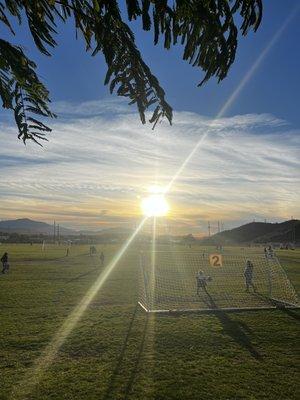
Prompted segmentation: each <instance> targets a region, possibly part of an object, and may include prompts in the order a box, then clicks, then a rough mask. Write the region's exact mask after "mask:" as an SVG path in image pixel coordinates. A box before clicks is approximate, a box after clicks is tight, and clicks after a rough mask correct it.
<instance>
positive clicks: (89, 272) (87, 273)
mask: <svg viewBox="0 0 300 400" xmlns="http://www.w3.org/2000/svg"><path fill="white" fill-rule="evenodd" d="M96 270H99V268H98V267H96V268H93V269H91V270H90V271H87V272H84V273H83V274H80V275H77V276H74V278H71V279H69V280H68V281H66V282H65V283H71V282H74V281H77V280H78V279H80V278H83V277H85V276H88V275H90V274H91V273H92V272H95V271H96Z"/></svg>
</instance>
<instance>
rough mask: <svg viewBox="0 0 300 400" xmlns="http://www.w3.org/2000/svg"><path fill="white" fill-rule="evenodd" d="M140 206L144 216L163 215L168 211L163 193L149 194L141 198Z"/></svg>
mask: <svg viewBox="0 0 300 400" xmlns="http://www.w3.org/2000/svg"><path fill="white" fill-rule="evenodd" d="M141 208H142V211H143V214H144V215H145V216H146V217H163V216H165V215H167V213H168V211H169V205H168V203H167V201H166V199H165V197H164V195H162V194H159V193H153V194H150V195H149V196H148V197H146V198H145V199H143V200H142V203H141Z"/></svg>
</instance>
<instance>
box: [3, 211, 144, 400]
mask: <svg viewBox="0 0 300 400" xmlns="http://www.w3.org/2000/svg"><path fill="white" fill-rule="evenodd" d="M146 220H147V217H145V218H144V219H143V220H142V221H141V223H140V224H139V226H138V227H137V228H136V230H135V231H134V232H133V234H132V235H131V236H130V237H129V238H128V240H127V241H126V243H125V244H124V246H123V247H122V248H121V249H120V251H119V252H118V253H117V254H116V255H115V256H114V258H113V259H112V261H111V262H110V263H109V264H108V265H107V267H106V268H105V269H104V270H103V271H102V273H101V274H100V275H99V277H98V279H96V281H95V282H94V283H93V285H92V286H91V287H90V289H89V290H88V291H87V293H86V294H85V296H84V297H83V298H82V299H81V301H80V302H79V304H78V305H77V306H76V307H75V308H74V310H73V311H72V312H71V314H70V315H69V316H68V317H67V318H66V320H65V321H64V323H63V325H62V326H61V328H60V329H59V330H58V331H57V333H56V334H55V335H54V337H53V339H52V340H51V342H50V343H49V344H48V346H47V347H46V348H45V350H44V351H43V353H42V355H41V356H40V357H39V358H38V359H37V360H36V362H35V364H34V366H33V367H32V368H31V369H30V370H29V371H28V373H27V374H25V378H24V379H23V380H22V381H21V382H20V383H19V384H18V385H17V386H15V387H14V389H13V392H12V396H11V398H12V399H14V400H19V399H24V398H27V396H28V395H29V394H30V393H31V392H32V390H33V389H34V387H35V386H36V385H37V384H38V383H39V381H40V379H41V378H42V376H43V374H44V372H45V370H46V369H47V368H48V367H49V366H50V365H51V364H52V362H53V360H54V358H55V356H56V354H57V352H58V351H59V349H60V348H61V346H62V345H63V344H64V342H65V340H66V339H67V337H68V336H69V335H70V333H71V332H72V331H73V329H74V328H75V326H76V325H77V323H78V322H79V320H80V319H81V317H82V315H83V313H84V312H85V310H86V309H87V307H88V306H89V304H90V303H91V301H92V300H93V299H94V297H95V296H96V294H97V293H98V292H99V290H100V289H101V287H102V286H103V284H104V283H105V281H106V280H107V278H108V276H109V275H110V273H111V272H112V270H113V269H114V268H115V266H116V265H117V263H118V262H119V261H120V259H121V257H122V256H123V254H124V253H125V252H126V250H127V249H128V247H129V246H130V244H131V243H132V242H133V240H134V238H135V237H136V235H137V234H138V233H139V231H140V230H141V228H142V227H143V225H144V223H145V222H146Z"/></svg>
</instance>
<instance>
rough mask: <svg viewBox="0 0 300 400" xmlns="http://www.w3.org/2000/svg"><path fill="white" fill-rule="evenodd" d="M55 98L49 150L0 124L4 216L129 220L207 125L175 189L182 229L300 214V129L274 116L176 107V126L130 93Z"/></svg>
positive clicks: (95, 222) (0, 212)
mask: <svg viewBox="0 0 300 400" xmlns="http://www.w3.org/2000/svg"><path fill="white" fill-rule="evenodd" d="M55 106H56V108H57V110H59V113H60V114H61V115H62V117H61V118H60V119H58V120H57V121H56V122H55V123H54V124H53V125H52V126H53V128H54V129H53V133H52V134H51V136H50V138H49V139H50V141H49V143H46V144H45V147H44V148H42V149H41V148H39V147H37V146H35V145H32V144H28V145H27V146H26V147H24V146H23V145H22V144H21V143H20V142H18V141H17V140H16V132H15V127H14V126H12V125H9V124H3V125H1V133H0V141H1V147H0V171H1V172H0V217H1V218H14V217H21V216H25V215H26V216H32V217H35V218H39V219H42V220H45V221H50V220H52V219H53V218H58V219H59V220H60V221H61V223H64V224H66V225H68V226H73V227H77V228H78V227H83V228H90V227H92V228H101V226H109V225H114V226H115V225H118V224H119V223H128V224H132V222H133V221H134V220H135V219H136V218H137V216H138V214H139V212H140V210H139V203H140V197H141V196H143V195H144V194H145V192H146V191H147V189H148V187H149V186H151V185H153V184H158V185H161V186H164V185H167V183H168V182H169V180H170V179H171V178H172V176H173V174H174V173H175V171H176V170H177V168H178V167H179V166H180V165H181V163H182V162H183V161H184V159H185V158H186V157H187V155H188V154H189V153H190V152H191V150H192V149H193V148H194V146H195V144H196V143H197V142H198V140H199V139H200V138H201V136H202V135H204V133H205V132H206V130H207V129H208V127H209V130H210V134H209V136H208V137H207V138H206V139H205V141H204V142H203V144H202V146H201V148H200V149H199V151H198V152H197V153H196V154H195V156H194V157H193V158H192V159H191V161H190V163H189V164H188V165H187V167H186V168H185V169H184V171H183V173H182V174H181V176H180V177H179V179H178V180H177V181H176V182H175V184H174V186H173V187H172V191H171V192H170V193H169V196H168V197H169V201H170V203H171V206H172V213H171V215H170V220H171V222H170V223H171V224H173V225H174V227H176V229H177V230H180V231H186V232H187V231H194V232H201V231H202V230H203V229H204V227H205V226H206V220H214V219H222V220H224V221H226V222H227V224H230V223H231V222H230V221H234V222H235V223H237V222H238V221H246V220H251V219H253V218H258V219H262V218H268V219H283V218H288V217H290V215H294V216H296V215H297V214H298V213H299V206H298V204H299V187H300V185H299V183H300V182H299V181H300V176H299V170H300V169H299V167H300V162H299V156H298V154H299V147H300V139H299V132H296V131H293V130H292V129H291V128H290V127H289V125H288V124H287V123H286V122H285V121H282V120H280V119H278V118H276V117H274V116H272V115H265V114H262V115H240V116H239V115H237V116H234V117H232V118H222V119H220V120H217V121H214V122H213V123H212V121H211V120H210V119H209V118H207V117H202V116H200V115H198V114H195V113H189V112H176V113H175V118H174V125H173V126H172V127H170V126H169V125H167V124H166V123H162V124H159V126H158V127H157V129H155V130H154V131H153V130H151V127H150V126H142V125H141V123H140V121H139V117H138V115H136V114H135V113H131V112H129V111H128V107H127V106H125V105H124V103H123V102H122V103H120V102H117V101H105V100H103V101H101V102H87V103H82V104H77V105H74V104H69V103H59V104H56V105H55ZM103 210H105V212H103Z"/></svg>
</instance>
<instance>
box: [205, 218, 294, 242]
mask: <svg viewBox="0 0 300 400" xmlns="http://www.w3.org/2000/svg"><path fill="white" fill-rule="evenodd" d="M299 240H300V221H299V220H296V219H293V220H289V221H285V222H281V223H266V222H251V223H249V224H246V225H242V226H239V227H238V228H234V229H231V230H228V231H223V232H220V233H217V234H215V235H213V236H211V237H210V238H204V239H203V240H202V242H203V243H204V244H242V243H250V242H253V243H267V242H294V241H299Z"/></svg>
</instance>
